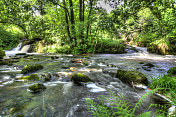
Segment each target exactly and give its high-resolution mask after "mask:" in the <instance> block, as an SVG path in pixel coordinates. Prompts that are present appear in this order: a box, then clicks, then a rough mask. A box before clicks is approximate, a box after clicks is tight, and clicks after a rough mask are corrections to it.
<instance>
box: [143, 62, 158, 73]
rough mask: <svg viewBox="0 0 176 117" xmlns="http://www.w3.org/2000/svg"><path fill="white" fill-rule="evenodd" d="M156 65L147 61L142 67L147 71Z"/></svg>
mask: <svg viewBox="0 0 176 117" xmlns="http://www.w3.org/2000/svg"><path fill="white" fill-rule="evenodd" d="M153 67H155V65H153V64H151V63H146V64H144V65H143V66H142V68H143V69H144V70H146V71H151V68H153Z"/></svg>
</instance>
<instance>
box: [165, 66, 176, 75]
mask: <svg viewBox="0 0 176 117" xmlns="http://www.w3.org/2000/svg"><path fill="white" fill-rule="evenodd" d="M167 74H168V75H171V76H176V67H172V68H170V69H169V70H168V71H167Z"/></svg>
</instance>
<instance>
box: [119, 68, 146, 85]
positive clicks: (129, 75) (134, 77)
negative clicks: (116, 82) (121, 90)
mask: <svg viewBox="0 0 176 117" xmlns="http://www.w3.org/2000/svg"><path fill="white" fill-rule="evenodd" d="M116 77H117V78H119V79H120V80H121V81H122V82H124V83H127V84H129V85H132V84H144V85H148V80H147V78H146V77H145V76H144V75H143V74H142V73H141V72H139V71H127V70H117V74H116Z"/></svg>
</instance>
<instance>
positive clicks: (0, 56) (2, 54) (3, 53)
mask: <svg viewBox="0 0 176 117" xmlns="http://www.w3.org/2000/svg"><path fill="white" fill-rule="evenodd" d="M4 56H5V52H4V51H2V50H0V59H3V57H4Z"/></svg>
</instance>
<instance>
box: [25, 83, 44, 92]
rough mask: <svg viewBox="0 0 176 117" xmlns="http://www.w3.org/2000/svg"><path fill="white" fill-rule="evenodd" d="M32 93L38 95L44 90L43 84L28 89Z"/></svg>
mask: <svg viewBox="0 0 176 117" xmlns="http://www.w3.org/2000/svg"><path fill="white" fill-rule="evenodd" d="M28 89H29V90H30V91H31V92H32V93H38V92H40V91H43V90H45V89H46V87H45V85H43V84H39V83H37V84H34V85H32V86H30V87H29V88H28Z"/></svg>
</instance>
